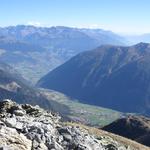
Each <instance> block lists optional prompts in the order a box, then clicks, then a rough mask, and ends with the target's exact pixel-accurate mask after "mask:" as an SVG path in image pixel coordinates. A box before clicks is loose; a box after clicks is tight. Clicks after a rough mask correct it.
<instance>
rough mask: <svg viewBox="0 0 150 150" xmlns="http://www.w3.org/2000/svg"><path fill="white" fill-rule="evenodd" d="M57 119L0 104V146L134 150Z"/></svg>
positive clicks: (8, 103)
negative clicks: (97, 137)
mask: <svg viewBox="0 0 150 150" xmlns="http://www.w3.org/2000/svg"><path fill="white" fill-rule="evenodd" d="M59 120H60V116H58V114H54V113H51V112H47V111H44V110H43V109H41V108H40V107H38V106H31V105H28V104H23V105H18V104H16V103H15V102H12V101H10V100H5V101H3V102H0V145H2V148H3V149H4V147H3V146H5V145H7V146H8V147H9V148H10V149H11V150H12V149H13V150H31V149H32V150H74V149H76V150H107V149H108V150H110V149H112V150H135V149H132V148H131V147H125V146H124V145H123V144H121V143H118V142H117V141H114V140H113V139H112V138H111V137H107V136H104V137H103V136H102V137H100V138H99V140H97V139H96V138H94V137H93V136H92V135H89V133H88V131H86V130H82V129H81V128H80V127H75V126H65V125H63V123H61V122H60V121H59ZM5 149H6V148H5Z"/></svg>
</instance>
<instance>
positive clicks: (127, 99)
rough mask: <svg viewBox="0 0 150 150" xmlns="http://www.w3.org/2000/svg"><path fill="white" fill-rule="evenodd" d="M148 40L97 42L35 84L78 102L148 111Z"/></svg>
mask: <svg viewBox="0 0 150 150" xmlns="http://www.w3.org/2000/svg"><path fill="white" fill-rule="evenodd" d="M149 58H150V44H146V43H139V44H136V45H134V46H128V47H124V46H110V45H106V46H100V47H99V48H97V49H94V50H91V51H87V52H83V53H80V54H78V55H77V56H75V57H73V58H72V59H70V60H69V61H67V62H66V63H64V64H63V65H61V66H59V67H58V68H56V69H54V70H53V71H51V72H49V73H48V74H47V75H46V76H44V77H43V78H42V79H41V80H40V81H39V82H38V84H37V85H38V86H40V87H43V88H48V89H54V90H57V91H60V92H62V93H65V94H67V95H68V96H71V97H73V98H77V99H78V100H80V102H84V103H87V104H93V105H98V106H103V107H106V108H111V109H115V110H119V111H123V112H136V113H143V114H149V115H150V59H149Z"/></svg>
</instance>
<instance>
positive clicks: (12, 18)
mask: <svg viewBox="0 0 150 150" xmlns="http://www.w3.org/2000/svg"><path fill="white" fill-rule="evenodd" d="M8 4H9V5H8ZM149 5H150V1H148V0H142V1H137V0H132V1H130V0H126V1H119V0H116V1H114V0H93V1H91V0H86V1H85V0H82V1H80V0H76V1H73V0H72V1H70V0H62V1H59V0H55V1H49V0H44V1H43V0H38V1H36V0H30V1H29V0H26V1H20V0H13V1H9V0H5V1H4V0H3V1H2V2H1V5H0V10H1V13H0V18H1V20H3V22H1V23H0V26H1V27H6V26H14V25H22V24H23V25H34V26H43V27H51V26H68V27H77V28H98V29H104V30H109V31H113V32H115V33H120V34H125V35H128V34H129V35H130V34H131V35H134V34H145V33H150V28H149V26H150V21H149V18H148V16H149V15H150V11H149Z"/></svg>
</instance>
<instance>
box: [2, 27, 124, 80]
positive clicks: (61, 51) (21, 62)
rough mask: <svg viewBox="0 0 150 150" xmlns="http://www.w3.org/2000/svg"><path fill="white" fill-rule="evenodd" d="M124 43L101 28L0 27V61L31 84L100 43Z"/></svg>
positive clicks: (115, 35)
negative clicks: (15, 70) (16, 71)
mask: <svg viewBox="0 0 150 150" xmlns="http://www.w3.org/2000/svg"><path fill="white" fill-rule="evenodd" d="M125 43H127V42H126V40H125V39H124V38H122V37H120V36H118V35H117V34H114V33H113V32H110V31H105V30H101V29H97V30H96V29H78V28H69V27H61V26H58V27H50V28H45V27H34V26H25V25H19V26H10V27H5V28H0V59H1V60H3V61H5V62H7V63H9V64H10V65H12V66H14V67H15V68H16V69H17V70H18V71H19V72H20V73H21V74H22V76H23V77H24V78H26V79H29V80H30V81H32V82H33V83H35V82H36V81H37V80H39V79H40V78H41V77H42V76H43V75H45V74H47V73H48V71H50V70H52V69H54V68H55V67H57V66H58V65H60V64H62V63H64V62H65V61H67V60H68V59H69V58H71V57H72V56H74V55H76V54H78V53H80V52H82V51H86V50H90V49H93V48H96V47H97V46H99V45H102V44H116V45H123V44H125Z"/></svg>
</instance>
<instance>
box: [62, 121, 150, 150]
mask: <svg viewBox="0 0 150 150" xmlns="http://www.w3.org/2000/svg"><path fill="white" fill-rule="evenodd" d="M64 124H65V125H69V126H79V127H80V128H81V129H84V130H87V131H88V133H89V134H92V135H94V136H95V137H96V138H99V137H100V136H108V137H111V138H112V139H113V140H114V141H117V142H119V143H121V144H123V145H125V146H127V147H128V146H130V147H131V148H132V149H134V150H150V148H149V147H147V146H144V145H142V144H140V143H137V142H135V141H132V140H130V139H127V138H124V137H122V136H119V135H115V134H113V133H109V132H107V131H103V130H100V129H97V128H94V127H89V126H86V125H83V124H80V123H74V122H65V123H64Z"/></svg>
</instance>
